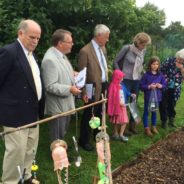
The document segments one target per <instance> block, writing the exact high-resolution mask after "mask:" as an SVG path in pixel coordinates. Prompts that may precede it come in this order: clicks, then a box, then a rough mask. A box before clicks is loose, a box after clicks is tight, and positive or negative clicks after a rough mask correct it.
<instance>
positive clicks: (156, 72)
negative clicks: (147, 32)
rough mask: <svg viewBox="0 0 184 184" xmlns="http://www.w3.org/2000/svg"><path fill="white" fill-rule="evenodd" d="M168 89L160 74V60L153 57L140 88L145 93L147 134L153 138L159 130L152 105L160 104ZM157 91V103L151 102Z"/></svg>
mask: <svg viewBox="0 0 184 184" xmlns="http://www.w3.org/2000/svg"><path fill="white" fill-rule="evenodd" d="M165 87H166V80H165V77H164V75H163V74H162V73H161V72H160V59H159V58H158V57H157V56H153V57H151V59H150V61H149V63H148V68H147V72H146V73H145V74H144V75H143V77H142V79H141V83H140V88H141V90H142V91H143V92H144V113H143V124H144V128H145V134H146V135H148V136H152V135H153V134H152V133H154V134H158V130H157V128H156V110H153V111H152V110H150V107H151V108H152V105H154V106H155V105H156V104H152V103H158V104H159V103H160V101H161V100H162V90H163V89H164V88H165ZM153 90H154V91H155V94H156V95H155V97H156V101H155V102H150V97H151V95H152V93H153ZM149 111H151V122H152V128H151V130H150V128H149V125H148V115H149Z"/></svg>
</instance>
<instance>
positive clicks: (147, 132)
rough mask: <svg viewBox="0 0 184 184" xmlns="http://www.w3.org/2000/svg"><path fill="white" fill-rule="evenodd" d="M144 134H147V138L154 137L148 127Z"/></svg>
mask: <svg viewBox="0 0 184 184" xmlns="http://www.w3.org/2000/svg"><path fill="white" fill-rule="evenodd" d="M144 133H145V134H146V135H147V136H150V137H151V136H153V134H152V133H151V131H150V128H149V127H147V128H145V129H144Z"/></svg>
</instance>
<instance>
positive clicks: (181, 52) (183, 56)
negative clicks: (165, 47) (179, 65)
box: [176, 49, 184, 59]
mask: <svg viewBox="0 0 184 184" xmlns="http://www.w3.org/2000/svg"><path fill="white" fill-rule="evenodd" d="M176 57H177V58H181V59H184V49H181V50H179V51H178V52H176Z"/></svg>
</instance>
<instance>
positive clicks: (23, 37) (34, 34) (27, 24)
mask: <svg viewBox="0 0 184 184" xmlns="http://www.w3.org/2000/svg"><path fill="white" fill-rule="evenodd" d="M40 36H41V28H40V25H39V24H38V23H37V22H35V21H34V20H31V19H27V20H22V21H21V22H20V24H19V26H18V38H19V40H20V41H21V43H22V44H23V45H24V47H25V48H26V49H27V50H28V51H34V50H35V48H36V46H37V45H38V41H39V39H40Z"/></svg>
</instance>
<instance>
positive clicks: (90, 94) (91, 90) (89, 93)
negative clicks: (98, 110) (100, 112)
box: [86, 84, 93, 99]
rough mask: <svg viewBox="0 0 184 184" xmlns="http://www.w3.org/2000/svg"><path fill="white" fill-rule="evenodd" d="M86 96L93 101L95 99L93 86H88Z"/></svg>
mask: <svg viewBox="0 0 184 184" xmlns="http://www.w3.org/2000/svg"><path fill="white" fill-rule="evenodd" d="M86 95H87V97H88V99H92V97H93V84H86Z"/></svg>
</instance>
